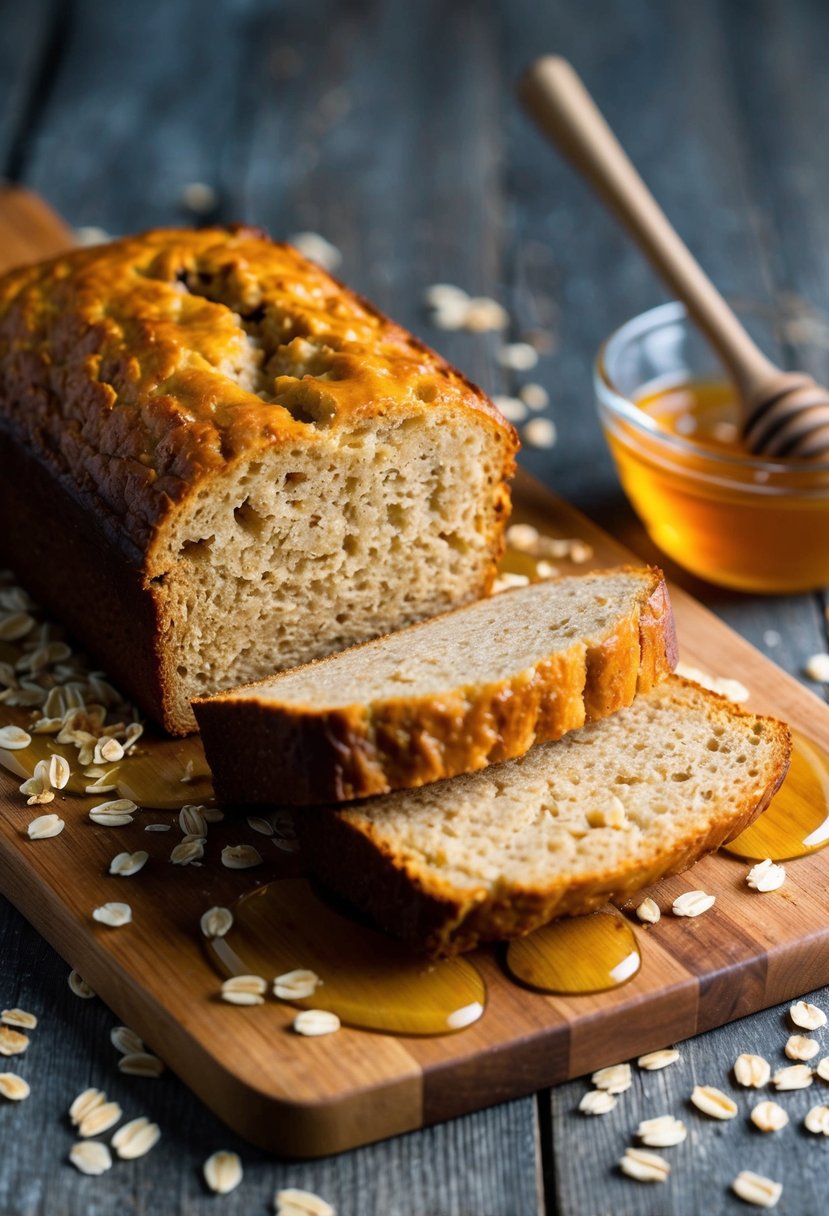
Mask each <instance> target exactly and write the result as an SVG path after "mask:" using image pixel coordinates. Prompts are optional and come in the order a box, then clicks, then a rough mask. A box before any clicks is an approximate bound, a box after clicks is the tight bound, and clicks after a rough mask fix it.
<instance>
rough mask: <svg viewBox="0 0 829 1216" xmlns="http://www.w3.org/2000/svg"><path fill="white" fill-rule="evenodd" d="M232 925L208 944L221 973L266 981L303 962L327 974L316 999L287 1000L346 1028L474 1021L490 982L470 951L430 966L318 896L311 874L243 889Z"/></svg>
mask: <svg viewBox="0 0 829 1216" xmlns="http://www.w3.org/2000/svg"><path fill="white" fill-rule="evenodd" d="M232 910H233V918H234V919H233V926H232V927H231V929H230V931H229V932H228V933H227V935H226V936H225V937H217V938H213V939H211V940H210V941H208V942H207V950H208V954H209V955H210V956H211V958H212V960H213V961H214V963H215V964H216V965H217V966H218V968H219V970H220V971H221V972H222V974H223V975H225V976H231V975H261V976H264V977H265V978H266V979H267V980H268V982H269V983H270V981H271V980H273V978H274V977H275V976H277V975H282V974H284V973H285V972H287V971H293V970H295V969H297V968H302V969H308V970H311V971H315V972H316V973H317V975H318V976H319V977H320V979H321V980H322V981H323V983H322V986H321V987H319V988H318V989H317V991H316V992H315V993H314V995H313V996H310V997H305V998H303V999H301V1000H295V1001H290V1002H286V1004H290V1005H294V1006H297V1007H298V1008H300V1009H326V1010H328V1011H330V1012H331V1013H336V1014H337V1016H338V1017H339V1018H340V1020H341V1021H342V1022H343V1023H345V1024H346V1025H349V1026H356V1027H359V1028H360V1029H363V1030H375V1031H381V1032H383V1033H386V1034H404V1035H405V1034H411V1035H434V1034H449V1033H452V1032H453V1031H458V1030H463V1029H464V1027H466V1026H470V1025H471V1024H472V1023H473V1022H477V1021H478V1019H479V1018H480V1017H481V1015H482V1014H483V1012H484V1006H485V1004H486V986H485V984H484V980H483V977H482V975H481V974H480V972H479V971H478V969H477V968H476V967H475V966H474V964H473V963H471V962H470V961H469V960H468V959H466V958H454V959H447V960H445V961H443V962H438V963H431V962H429V961H428V960H425V959H423V958H420V957H418V956H416V955H414V954H411V953H409V952H408V951H407V950H406V948H405V947H404V946H401V944H400V943H399V942H397V941H395V940H394V939H392V938H389V937H386V936H385V935H384V934H382V933H380V932H378V931H376V930H374V929H370V928H369V927H368V926H366V925H363V924H361V923H360V922H359V921H357V920H353V919H352V918H351V917H350V916H347V915H345V914H344V913H342V912H339V911H337V910H336V908H334V907H332V906H331V905H330V904H329V903H327V902H326V901H325V900H324V899H321V898H320V896H318V895H317V894H316V892H315V890H314V888H313V886H312V885H311V883H310V882H309V881H308V880H307V879H305V878H285V879H280V880H278V881H276V882H271V883H268V884H267V885H265V886H263V887H259V888H258V889H257V890H255V891H251V892H249V893H248V894H247V895H243V896H242V897H241V898H240V899H239V900H237V901H236V903H235V904H234V905H233V909H232Z"/></svg>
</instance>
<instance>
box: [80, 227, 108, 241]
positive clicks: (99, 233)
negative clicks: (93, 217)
mask: <svg viewBox="0 0 829 1216" xmlns="http://www.w3.org/2000/svg"><path fill="white" fill-rule="evenodd" d="M75 240H76V242H77V243H78V244H79V245H105V244H106V243H107V241H110V240H112V237H111V236H110V234H109V233H108V232H107V230H106V228H99V227H97V226H96V225H95V224H82V225H81V227H80V228H76V229H75Z"/></svg>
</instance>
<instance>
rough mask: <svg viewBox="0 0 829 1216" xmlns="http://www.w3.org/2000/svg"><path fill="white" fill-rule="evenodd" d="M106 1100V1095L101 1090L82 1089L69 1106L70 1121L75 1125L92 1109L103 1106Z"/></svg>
mask: <svg viewBox="0 0 829 1216" xmlns="http://www.w3.org/2000/svg"><path fill="white" fill-rule="evenodd" d="M106 1100H107V1096H106V1094H105V1093H104V1092H103V1091H102V1090H100V1089H84V1090H83V1091H82V1092H81V1093H79V1094H78V1096H77V1098H76V1099H75V1101H74V1102H73V1103H72V1105H71V1106H70V1107H69V1120H70V1122H71V1123H72V1124H73V1125H74V1126H75V1127H77V1126H78V1124H79V1123H80V1122H81V1121H82V1120H83V1119H85V1118H86V1116H87V1115H89V1114H91V1112H92V1111H93V1110H97V1108H98V1107H99V1106H103V1105H104V1103H105V1102H106Z"/></svg>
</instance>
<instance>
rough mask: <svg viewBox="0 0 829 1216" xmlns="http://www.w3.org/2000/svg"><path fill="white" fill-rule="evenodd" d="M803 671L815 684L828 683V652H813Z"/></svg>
mask: <svg viewBox="0 0 829 1216" xmlns="http://www.w3.org/2000/svg"><path fill="white" fill-rule="evenodd" d="M803 672H804V674H805V675H807V676H808V677H809V679H810V680H814V681H815V683H817V684H829V654H813V655H812V657H811V658H810V659H809V661H808V662H807V663H806V666H805V667H804V668H803Z"/></svg>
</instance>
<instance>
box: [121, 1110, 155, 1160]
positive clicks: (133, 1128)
mask: <svg viewBox="0 0 829 1216" xmlns="http://www.w3.org/2000/svg"><path fill="white" fill-rule="evenodd" d="M160 1139H161V1131H160V1130H159V1127H158V1124H157V1123H150V1121H149V1119H146V1118H145V1117H144V1116H143V1115H141V1116H140V1117H139V1118H138V1119H130V1121H129V1123H125V1124H124V1126H123V1127H119V1128H118V1131H117V1132H116V1133H115V1135H114V1136H113V1137H112V1139H111V1140H110V1144H111V1145H112V1147H113V1148H114V1149H115V1151H116V1153H117V1154H118V1156H119V1157H120V1158H121V1159H122V1160H124V1161H133V1160H134V1159H135V1158H136V1157H143V1156H145V1155H146V1154H147V1153H148V1152H149V1151H150V1149H151V1148H154V1147H155V1145H156V1144H158V1142H159V1140H160Z"/></svg>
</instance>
